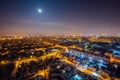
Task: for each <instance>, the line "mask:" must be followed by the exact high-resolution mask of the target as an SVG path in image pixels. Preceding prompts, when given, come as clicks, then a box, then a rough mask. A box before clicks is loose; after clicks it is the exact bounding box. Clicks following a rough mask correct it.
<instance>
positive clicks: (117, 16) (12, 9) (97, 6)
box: [0, 0, 120, 35]
mask: <svg viewBox="0 0 120 80" xmlns="http://www.w3.org/2000/svg"><path fill="white" fill-rule="evenodd" d="M39 10H41V11H39ZM0 28H1V29H0V33H1V34H2V35H3V34H10V33H11V34H12V33H16V34H18V33H19V34H28V33H29V34H45V33H46V34H49V35H53V34H54V35H56V34H60V35H61V34H62V35H80V34H83V35H87V34H93V35H101V34H108V35H119V34H120V5H119V1H118V0H115V1H111V0H99V1H98V0H87V1H84V0H75V1H73V0H0Z"/></svg>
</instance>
